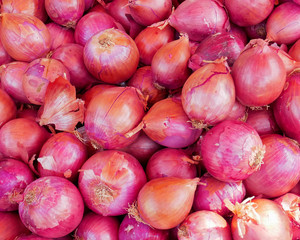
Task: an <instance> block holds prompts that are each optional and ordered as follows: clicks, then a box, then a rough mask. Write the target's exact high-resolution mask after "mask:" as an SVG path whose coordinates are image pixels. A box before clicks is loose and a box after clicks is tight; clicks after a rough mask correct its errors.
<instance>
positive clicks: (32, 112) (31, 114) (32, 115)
mask: <svg viewBox="0 0 300 240" xmlns="http://www.w3.org/2000/svg"><path fill="white" fill-rule="evenodd" d="M28 107H29V108H24V107H23V108H22V107H21V108H20V109H18V111H17V118H28V119H30V120H32V121H35V120H36V118H37V113H38V110H37V109H36V108H34V107H32V105H29V106H28Z"/></svg>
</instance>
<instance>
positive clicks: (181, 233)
mask: <svg viewBox="0 0 300 240" xmlns="http://www.w3.org/2000/svg"><path fill="white" fill-rule="evenodd" d="M177 234H178V236H179V237H180V238H182V237H184V238H188V237H189V234H188V230H187V228H186V226H184V225H183V226H180V227H179V228H178V233H177Z"/></svg>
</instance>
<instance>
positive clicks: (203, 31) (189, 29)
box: [169, 0, 230, 42]
mask: <svg viewBox="0 0 300 240" xmlns="http://www.w3.org/2000/svg"><path fill="white" fill-rule="evenodd" d="M169 23H170V25H171V26H172V27H174V28H175V29H176V30H177V31H178V32H180V33H187V34H188V36H189V39H190V40H193V41H198V42H200V41H202V40H203V39H204V38H206V37H207V36H209V35H212V34H215V33H217V32H224V31H226V30H228V29H229V28H230V24H229V20H228V16H227V13H226V11H225V8H224V6H223V4H222V3H221V2H220V1H218V0H202V1H197V0H185V1H184V2H183V3H181V4H180V5H179V6H178V7H177V8H176V9H175V11H174V12H173V13H172V14H171V16H170V17H169Z"/></svg>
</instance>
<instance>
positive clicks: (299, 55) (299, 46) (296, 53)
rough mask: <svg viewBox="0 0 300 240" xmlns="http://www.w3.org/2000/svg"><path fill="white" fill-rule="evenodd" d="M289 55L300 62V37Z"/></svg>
mask: <svg viewBox="0 0 300 240" xmlns="http://www.w3.org/2000/svg"><path fill="white" fill-rule="evenodd" d="M289 55H290V56H291V57H292V58H293V59H294V60H296V61H298V62H300V39H298V40H297V41H296V42H295V43H294V44H293V46H292V47H291V48H290V50H289Z"/></svg>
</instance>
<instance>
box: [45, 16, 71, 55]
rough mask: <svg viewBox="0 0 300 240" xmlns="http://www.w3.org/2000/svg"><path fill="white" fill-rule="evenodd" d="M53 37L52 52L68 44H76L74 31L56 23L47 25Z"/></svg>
mask: <svg viewBox="0 0 300 240" xmlns="http://www.w3.org/2000/svg"><path fill="white" fill-rule="evenodd" d="M46 26H47V28H48V30H49V32H50V35H51V41H52V44H51V50H54V49H57V48H59V47H60V46H62V45H64V44H67V43H74V42H75V38H74V30H73V29H71V28H66V27H63V26H60V25H58V24H56V23H54V22H51V23H48V24H46Z"/></svg>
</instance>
